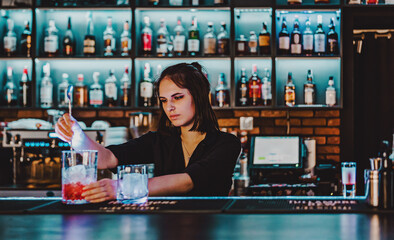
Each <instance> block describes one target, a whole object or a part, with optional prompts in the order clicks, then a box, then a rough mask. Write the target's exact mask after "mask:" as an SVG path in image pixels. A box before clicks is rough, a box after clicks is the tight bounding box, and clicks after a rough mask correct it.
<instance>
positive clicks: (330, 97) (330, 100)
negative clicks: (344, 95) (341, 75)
mask: <svg viewBox="0 0 394 240" xmlns="http://www.w3.org/2000/svg"><path fill="white" fill-rule="evenodd" d="M336 96H337V93H336V91H335V87H334V77H333V76H330V77H329V80H328V87H327V88H326V104H327V105H328V106H330V107H333V106H335V104H336Z"/></svg>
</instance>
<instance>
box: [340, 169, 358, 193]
mask: <svg viewBox="0 0 394 240" xmlns="http://www.w3.org/2000/svg"><path fill="white" fill-rule="evenodd" d="M342 189H343V196H344V197H355V196H356V163H355V162H343V163H342Z"/></svg>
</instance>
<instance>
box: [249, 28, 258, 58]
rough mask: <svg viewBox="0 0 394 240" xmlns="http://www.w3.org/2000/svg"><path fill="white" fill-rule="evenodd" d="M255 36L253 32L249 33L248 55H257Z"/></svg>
mask: <svg viewBox="0 0 394 240" xmlns="http://www.w3.org/2000/svg"><path fill="white" fill-rule="evenodd" d="M257 41H258V40H257V35H256V33H255V31H250V37H249V42H248V45H249V53H250V55H257V45H258V44H257Z"/></svg>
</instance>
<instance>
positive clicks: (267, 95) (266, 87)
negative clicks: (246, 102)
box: [261, 68, 272, 106]
mask: <svg viewBox="0 0 394 240" xmlns="http://www.w3.org/2000/svg"><path fill="white" fill-rule="evenodd" d="M261 84H262V85H261V97H262V99H263V105H264V106H269V105H271V103H272V91H271V89H272V86H271V80H270V70H269V69H268V68H265V69H264V77H263V79H262V80H261Z"/></svg>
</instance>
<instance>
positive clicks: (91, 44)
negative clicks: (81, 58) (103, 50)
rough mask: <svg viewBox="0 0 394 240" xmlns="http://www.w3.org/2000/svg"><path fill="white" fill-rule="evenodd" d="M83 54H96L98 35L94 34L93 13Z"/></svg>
mask: <svg viewBox="0 0 394 240" xmlns="http://www.w3.org/2000/svg"><path fill="white" fill-rule="evenodd" d="M83 54H84V55H85V56H94V55H96V36H95V35H94V25H93V20H92V17H91V14H90V16H89V18H88V28H87V31H86V35H85V38H84V40H83Z"/></svg>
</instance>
